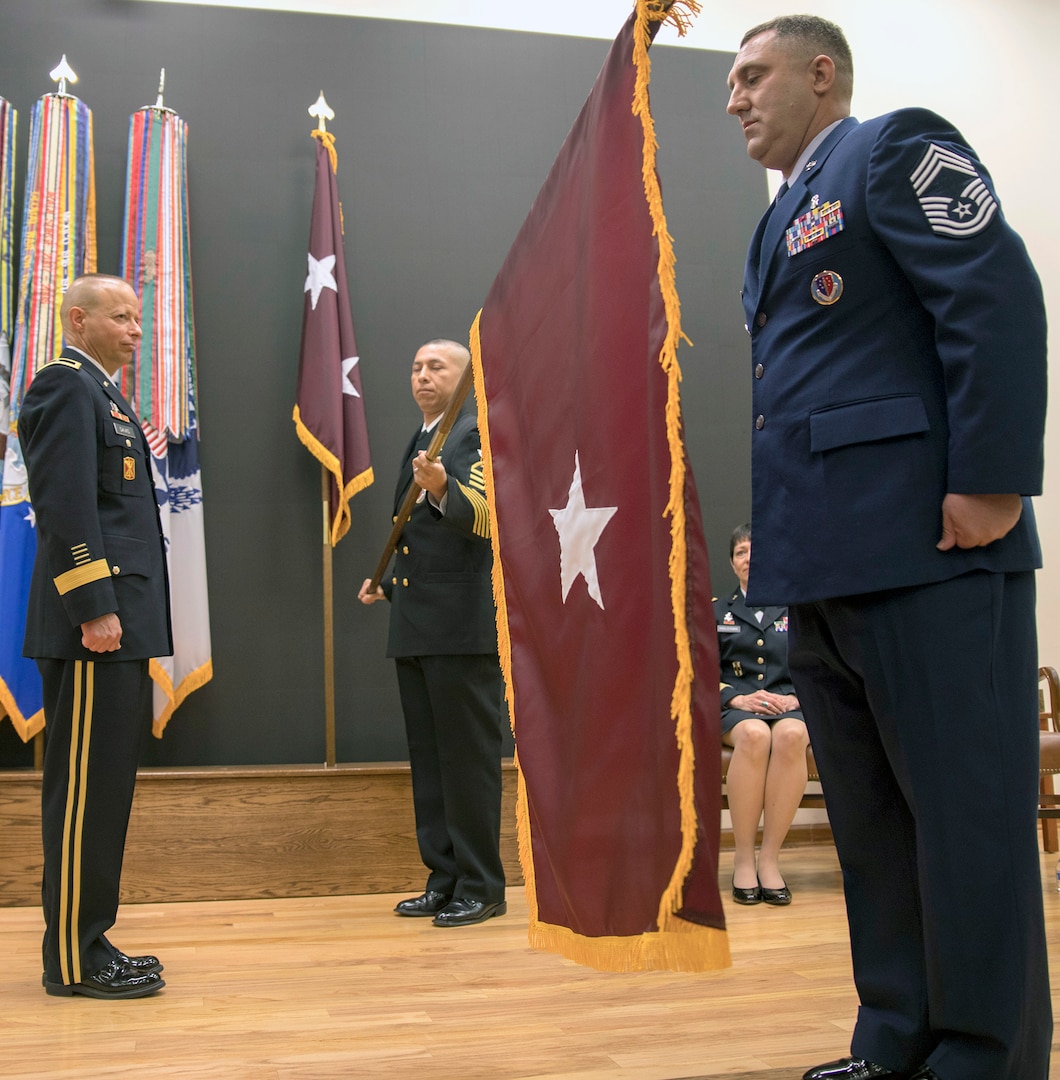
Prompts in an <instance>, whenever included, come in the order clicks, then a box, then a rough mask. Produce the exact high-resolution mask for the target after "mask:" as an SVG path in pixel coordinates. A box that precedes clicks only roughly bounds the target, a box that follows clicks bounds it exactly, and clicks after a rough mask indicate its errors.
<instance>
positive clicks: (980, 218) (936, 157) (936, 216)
mask: <svg viewBox="0 0 1060 1080" xmlns="http://www.w3.org/2000/svg"><path fill="white" fill-rule="evenodd" d="M909 181H910V183H911V184H912V185H913V190H914V191H915V192H916V194H917V198H918V199H919V200H920V205H921V207H922V208H923V211H924V215H925V216H926V217H927V220H928V224H929V225H930V226H931V229H932V231H933V232H936V233H938V234H939V236H975V234H976V233H979V232H982V231H983V229H985V228H986V227H987V225H989V224H990V221H991V219H992V218H993V216H994V214H995V213H996V211H997V201H996V200H995V199H994V196H993V195H992V194H991V192H990V189H989V188H988V187H987V186H986V184H984V183H983V180H982V177H980V175H979V173H978V172H977V171H976V168H975V165H973V164H972V162H971V160H970V159H969V158H966V157H964V156H963V155H961V154H958V153H956V152H954V151H953V150H947V149H946V148H945V147H942V146H939V145H938V144H937V143H932V144H931V145H930V146H929V147H928V148H927V152H926V153H925V154H924V156H923V157H922V158H921V159H920V164H919V165H917V167H916V168H915V169H914V170H913V172H912V174H911V175H910V177H909Z"/></svg>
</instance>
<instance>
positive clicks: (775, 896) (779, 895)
mask: <svg viewBox="0 0 1060 1080" xmlns="http://www.w3.org/2000/svg"><path fill="white" fill-rule="evenodd" d="M761 890H762V901H763V903H766V904H772V905H773V906H774V907H787V905H788V904H790V903H791V889H789V888H788V887H787V885H782V886H781V887H780V888H779V889H767V888H766V887H765V886H764V885H763V886H761Z"/></svg>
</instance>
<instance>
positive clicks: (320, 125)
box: [306, 90, 335, 131]
mask: <svg viewBox="0 0 1060 1080" xmlns="http://www.w3.org/2000/svg"><path fill="white" fill-rule="evenodd" d="M306 111H307V112H308V113H309V115H310V116H315V117H316V118H317V131H327V130H328V127H327V121H328V120H334V119H335V110H334V109H332V107H331V106H330V105H329V104H328V103H327V101H325V100H324V91H323V90H321V91H320V97H318V98H317V99H316V101H314V102H313V104H312V105H310V106H309V108H308V109H307V110H306Z"/></svg>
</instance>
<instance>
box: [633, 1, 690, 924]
mask: <svg viewBox="0 0 1060 1080" xmlns="http://www.w3.org/2000/svg"><path fill="white" fill-rule="evenodd" d="M698 12H699V4H698V2H697V0H680V2H678V3H673V4H666V3H664V2H663V0H642V2H641V3H639V4H638V16H639V17H638V19H637V23H636V26H635V27H634V30H633V63H634V66H635V68H636V71H637V80H636V85H635V88H634V91H633V115H634V116H637V117H639V118H640V122H641V125H642V127H643V129H644V164H643V170H642V175H643V178H644V194H645V197H646V198H647V200H648V208H649V210H650V211H651V218H652V222H653V231H654V233H655V235H656V237H657V238H658V241H659V287H660V289H661V290H662V298H663V306H664V308H665V310H666V325H667V332H666V338H665V340H664V341H663V346H662V350H661V352H660V354H659V365H660V367H662V369H663V371H664V372H665V373H666V377H667V395H666V436H667V440H668V442H669V444H670V502H669V503H668V505H667V507H666V510H665V514H668V515H669V516H670V537H671V541H672V546H671V548H670V600H671V603H672V605H673V612H674V641H675V643H676V645H677V679H676V682H675V684H674V692H673V698H672V701H671V706H670V714H671V717H672V718H673V720H674V722H675V724H676V735H677V745H678V749H679V751H680V764H679V766H678V772H677V786H678V792H679V794H680V799H681V836H682V845H681V854H680V856H679V858H678V861H677V864H676V866H675V867H674V872H673V877H672V878H671V880H670V886H669V888H668V889H667V890H666V892H665V893H664V894H663V896H662V899H661V901H660V903H659V928H660V929H661V930H664V931H665V930H671V929H673V928H674V927H675V925H680V923H681V920H679V919H676V918H675V917H674V916H675V913H676V912H677V911H678V910H680V908H681V903H682V893H683V883H684V880H685V878H686V877H688V873H689V871H690V870H691V869H692V854H693V851H694V848H695V842H696V830H697V823H696V808H695V799H694V792H693V778H694V773H695V748H694V747H693V745H692V680H693V678H694V671H693V667H692V649H691V645H690V643H689V637H688V620H687V610H688V609H687V592H686V587H687V578H686V574H687V566H688V562H687V548H686V544H685V529H686V527H687V522H686V520H685V454H684V442H683V440H682V436H681V426H682V424H681V400H680V389H679V388H680V382H681V368H680V366H679V364H678V362H677V346H678V344H679V342H680V340H681V339H682V338H684V340H685V341H688V343H689V344H690V345H691V344H692V343H691V341H689V339H688V337H687V336H686V335H685V334H684V333H683V332H682V330H681V301H680V299H679V297H678V295H677V282H676V276H675V272H674V268H675V266H676V263H677V257H676V255H675V253H674V245H673V237H672V236H671V235H670V231H669V229H668V228H667V225H666V215H665V213H664V211H663V204H662V190H661V188H660V187H659V176H658V173H657V172H656V168H655V166H656V154H657V151H658V149H659V143H658V140H657V139H656V137H655V120H654V119H653V118H652V115H651V103H650V100H649V97H648V85H649V83H650V82H651V57H650V56H649V54H648V46H649V44H650V34H649V30H648V24H649V23H650V22H668V23H671V24H672V25H674V26H676V27H677V30H678V33H679V34H681V35H682V36H683V35H684V34H685V33H686V31H687V29H688V27H689V26H690V25H691V16H692V15H694V14H698Z"/></svg>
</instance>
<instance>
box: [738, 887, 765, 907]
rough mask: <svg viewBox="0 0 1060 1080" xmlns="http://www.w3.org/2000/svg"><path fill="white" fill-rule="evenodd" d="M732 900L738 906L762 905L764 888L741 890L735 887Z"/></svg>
mask: <svg viewBox="0 0 1060 1080" xmlns="http://www.w3.org/2000/svg"><path fill="white" fill-rule="evenodd" d="M732 898H733V900H735V901H736V903H738V904H760V903H762V888H761V886H759V885H756V886H755V887H754V888H753V889H740V888H737V887H736V886H735V885H733V887H732Z"/></svg>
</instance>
